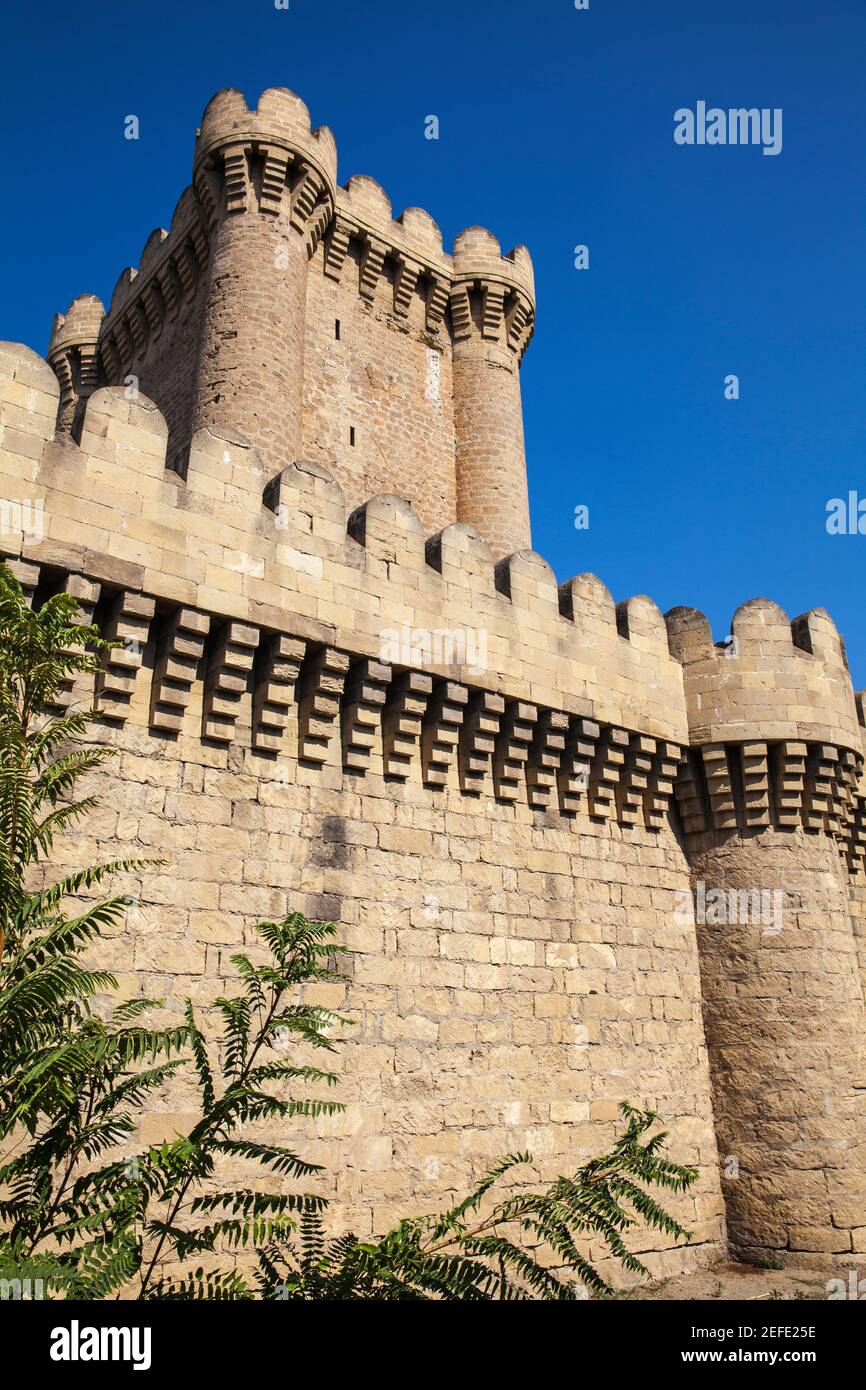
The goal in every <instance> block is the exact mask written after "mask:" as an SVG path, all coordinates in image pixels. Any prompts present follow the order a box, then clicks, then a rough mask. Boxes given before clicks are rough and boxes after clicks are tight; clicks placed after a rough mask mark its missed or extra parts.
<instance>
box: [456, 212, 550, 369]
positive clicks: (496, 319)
mask: <svg viewBox="0 0 866 1390" xmlns="http://www.w3.org/2000/svg"><path fill="white" fill-rule="evenodd" d="M453 264H454V274H453V279H452V284H451V312H452V316H453V319H454V336H455V339H463V338H471V337H474V336H477V337H479V338H481V339H483V340H485V341H487V342H494V343H502V344H504V345H505V346H507V347H509V348H510V349H511V350H512V352H514V353H516V355H517V357H518V359H520V358H521V357H522V356H523V353H524V352H525V351H526V347H527V344H528V342H529V339H530V338H531V336H532V330H533V326H534V323H535V276H534V273H533V269H532V260H531V258H530V255H529V252H528V251H527V249H526V247H525V246H516V247H515V248H514V250H513V251H510V252H509V253H508V255H507V256H503V254H502V251H501V248H500V245H499V242H498V241H497V240H496V238H495V237H494V236H492V235H491V234H490V232H488V231H486V230H485V228H484V227H467V228H466V230H465V231H464V232H461V233H460V235H459V236H458V237H457V240H456V241H455V243H454V261H453Z"/></svg>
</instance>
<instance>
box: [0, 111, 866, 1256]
mask: <svg viewBox="0 0 866 1390" xmlns="http://www.w3.org/2000/svg"><path fill="white" fill-rule="evenodd" d="M534 320H535V294H534V287H533V274H532V266H531V262H530V259H529V255H528V253H527V252H526V251H525V249H524V248H522V247H518V248H516V249H515V250H514V251H512V252H510V253H509V254H508V255H505V256H503V255H502V254H501V249H500V246H499V244H498V243H497V242H496V240H495V239H494V237H493V236H492V235H491V234H490V233H489V232H486V231H484V230H483V229H481V228H478V227H470V228H469V229H468V230H467V231H465V232H463V233H461V234H460V236H458V237H457V239H456V242H455V244H454V248H453V251H452V252H451V253H450V254H449V253H447V252H446V251H445V250H444V249H443V246H442V238H441V235H440V233H439V230H438V228H437V226H436V224H435V222H434V221H433V219H432V218H431V217H430V216H429V214H427V213H426V212H423V211H422V210H421V209H418V208H408V209H406V210H405V211H404V212H402V213H401V214H400V215H399V216H398V217H397V218H394V217H393V216H392V209H391V205H390V202H389V200H388V198H387V196H386V194H385V193H384V191H383V190H382V189H381V188H380V186H379V185H378V184H377V183H375V182H374V181H373V180H372V179H370V178H367V177H366V176H357V175H356V176H355V177H353V178H351V179H349V180H348V182H347V183H345V184H342V185H341V184H339V183H338V182H337V153H336V146H335V142H334V139H333V137H332V136H331V134H330V132H329V131H328V130H326V129H324V128H320V129H319V130H316V131H313V130H312V129H311V126H310V121H309V116H308V113H307V109H306V107H305V106H304V104H303V103H302V102H301V101H300V100H299V99H298V98H297V97H295V96H294V95H293V94H292V93H290V92H287V91H285V90H282V89H278V90H273V91H269V92H265V93H264V94H263V95H262V97H261V99H260V100H259V103H258V107H257V108H256V110H254V111H251V110H250V109H248V107H247V104H246V102H245V101H244V99H243V98H242V97H241V96H240V94H239V93H237V92H234V91H224V92H220V93H218V94H217V96H216V97H214V99H213V100H212V101H211V103H210V104H209V106H208V108H207V110H206V112H205V114H204V117H203V119H202V125H201V129H200V131H199V132H198V137H197V140H196V145H195V152H194V157H193V182H192V186H191V187H190V188H188V189H187V190H186V191H185V192H184V193H183V194H182V196H181V198H180V200H179V202H178V204H177V208H176V210H175V213H174V216H173V218H172V223H171V227H170V229H169V230H168V231H164V230H162V229H158V230H156V231H154V232H152V233H151V235H150V236H149V237H148V239H147V241H146V243H145V245H144V249H143V251H142V254H141V259H140V264H139V267H138V269H137V270H131V269H127V270H125V271H124V272H123V274H122V275H121V277H120V279H119V281H118V283H117V287H116V289H115V291H114V294H113V296H112V299H111V303H110V306H109V309H108V312H107V314H106V313H104V312H103V308H102V305H101V304H100V303H99V301H98V300H96V299H95V298H94V297H93V296H92V295H85V296H82V297H80V298H78V299H76V300H74V301H73V303H72V305H71V307H70V309H69V310H68V312H67V314H66V315H65V316H58V318H57V320H56V321H55V325H54V329H53V332H52V335H51V341H50V346H49V350H48V362H47V363H46V362H45V361H43V360H42V359H41V358H40V357H38V356H37V355H36V354H35V353H34V352H32V351H31V350H30V349H28V348H24V347H20V346H16V345H13V344H4V345H2V346H0V494H2V497H0V501H2V526H0V549H2V551H3V553H4V554H5V556H6V557H7V563H8V564H9V565H10V566H11V568H12V569H13V570H14V571H15V572H16V574H17V575H18V576H19V578H20V580H21V582H22V584H23V585H24V587H25V591H26V592H27V593H28V595H29V596H30V599H31V601H32V602H33V603H36V604H39V603H40V602H42V600H43V599H44V598H45V597H46V596H47V595H49V594H51V593H53V592H56V591H58V590H61V589H62V590H66V591H68V592H71V593H74V594H75V595H76V597H77V598H78V600H79V602H80V603H81V605H82V607H83V608H84V611H85V613H86V614H88V615H90V616H91V617H92V618H93V619H94V620H96V621H97V622H99V624H100V625H101V626H102V628H103V629H104V630H105V631H106V632H107V634H108V635H109V636H112V637H114V638H116V639H118V640H119V641H120V642H122V643H123V645H122V646H119V647H117V648H115V649H114V650H113V651H112V652H110V653H109V654H107V656H106V658H105V661H104V665H103V668H102V669H101V671H100V673H99V675H98V676H97V678H96V681H95V683H94V684H93V685H92V686H91V687H90V688H85V687H82V688H77V689H75V690H73V691H71V692H70V693H69V700H70V701H72V702H75V701H88V702H92V701H93V700H94V699H95V701H96V706H97V708H98V710H99V712H100V722H99V726H98V728H97V730H96V733H95V734H94V737H96V738H98V739H99V740H100V741H102V742H107V743H109V744H111V745H112V746H114V747H115V748H116V749H117V750H118V753H119V757H118V758H117V759H116V760H114V762H113V764H112V768H111V771H110V774H109V773H105V774H104V776H102V775H100V776H99V777H96V778H94V787H93V790H94V791H95V792H97V793H98V794H100V796H101V799H102V809H101V810H100V812H99V814H98V817H97V818H95V820H94V828H93V830H92V832H91V833H92V834H93V835H94V836H95V837H96V839H97V840H98V843H99V853H100V854H101V855H102V856H103V857H114V858H124V857H135V856H142V855H143V856H145V857H148V858H158V859H162V860H165V861H167V866H166V867H158V868H154V869H152V870H150V871H147V872H144V873H142V874H141V875H138V876H137V877H136V879H135V882H134V883H133V884H131V885H130V887H131V890H132V891H133V893H134V896H135V898H136V900H137V906H136V907H134V908H130V910H129V912H128V915H127V920H126V924H125V929H124V932H123V934H121V935H120V936H118V937H115V938H112V939H111V941H109V942H106V943H104V949H105V953H106V962H107V964H109V965H110V967H111V968H112V969H113V970H114V971H115V973H117V974H118V975H119V976H120V979H121V987H122V988H123V989H124V990H125V991H127V992H129V993H143V994H152V995H160V996H164V997H166V998H167V1000H168V1006H169V1008H179V1007H180V1003H179V1001H180V1000H182V999H183V998H184V997H185V996H187V995H190V996H192V997H193V999H194V1000H197V1001H199V1002H200V1003H201V1004H202V1005H203V1006H206V1005H207V1004H208V1003H209V1002H210V1001H211V1000H212V999H213V998H214V997H215V996H216V995H218V994H220V993H222V992H223V991H224V990H225V987H226V983H227V981H229V980H230V978H231V974H232V966H231V961H230V957H231V955H232V952H233V951H235V950H236V949H237V947H238V945H239V943H242V942H245V941H246V940H247V939H248V938H249V935H250V932H251V928H252V925H253V924H254V923H255V922H256V921H258V920H260V919H262V918H264V917H270V918H272V917H274V916H276V915H277V914H281V913H284V912H287V911H294V910H297V911H302V912H305V913H306V914H307V915H308V916H310V917H314V918H319V919H321V918H327V919H331V920H334V921H336V922H337V923H338V924H339V928H340V935H341V937H342V939H343V940H344V942H345V943H346V944H347V946H348V947H349V948H350V952H351V954H350V956H349V957H348V964H347V969H346V976H345V982H344V983H343V984H340V985H338V986H329V987H328V989H327V990H324V991H322V993H321V998H322V1002H324V1003H327V1004H329V1005H331V1006H333V1007H337V1008H339V1009H340V1010H341V1011H342V1012H343V1013H344V1014H346V1016H347V1017H348V1018H349V1020H350V1028H349V1032H348V1038H347V1042H346V1046H345V1048H344V1049H343V1051H342V1052H341V1054H340V1057H341V1063H340V1064H341V1066H342V1070H343V1076H342V1086H341V1098H342V1099H343V1100H345V1101H347V1103H348V1108H347V1111H346V1113H345V1115H343V1116H342V1117H340V1118H339V1119H334V1118H330V1119H327V1120H325V1119H321V1120H318V1121H316V1122H310V1124H309V1125H308V1126H306V1128H303V1129H302V1131H301V1132H299V1134H298V1135H297V1136H295V1137H296V1139H297V1142H299V1143H302V1142H303V1143H305V1144H306V1145H307V1147H308V1151H309V1152H310V1153H311V1154H312V1155H313V1156H314V1157H315V1158H317V1159H318V1160H319V1161H321V1162H322V1163H323V1164H324V1165H325V1173H324V1176H323V1178H322V1184H323V1191H324V1192H325V1193H326V1195H328V1196H329V1197H330V1198H331V1200H332V1202H333V1203H334V1204H335V1207H336V1210H337V1214H338V1216H340V1217H342V1218H344V1219H345V1220H347V1221H349V1220H350V1221H351V1223H352V1225H353V1226H354V1228H355V1229H356V1230H359V1231H361V1232H362V1233H365V1232H370V1231H380V1230H382V1229H383V1228H385V1227H386V1226H387V1225H388V1224H390V1222H391V1221H393V1220H394V1219H396V1218H397V1217H398V1216H401V1215H404V1214H406V1212H407V1211H410V1210H417V1209H418V1207H419V1206H420V1205H422V1204H424V1203H428V1202H432V1201H439V1200H441V1199H443V1198H445V1197H446V1194H447V1195H449V1196H450V1195H453V1194H454V1193H456V1192H462V1191H465V1189H466V1186H467V1184H468V1183H469V1182H470V1181H471V1179H472V1178H473V1177H475V1176H477V1175H478V1174H479V1173H480V1172H481V1171H482V1170H483V1169H485V1168H486V1167H487V1166H488V1164H489V1161H490V1159H491V1158H494V1157H496V1156H497V1155H500V1154H503V1153H505V1152H508V1151H509V1150H514V1149H515V1148H520V1149H529V1150H531V1151H532V1152H533V1153H534V1154H535V1155H536V1159H537V1162H538V1164H539V1166H540V1167H541V1168H542V1170H543V1171H544V1172H545V1173H547V1174H550V1175H552V1174H555V1173H557V1172H564V1171H570V1170H572V1169H573V1168H574V1167H575V1166H576V1164H577V1163H579V1162H580V1160H581V1158H583V1157H585V1156H586V1155H587V1154H589V1153H590V1152H597V1151H598V1150H599V1149H601V1148H602V1147H603V1146H605V1145H606V1144H607V1143H608V1142H609V1141H610V1139H611V1137H612V1135H613V1133H614V1131H615V1127H616V1121H617V1105H618V1103H619V1102H620V1101H623V1100H629V1101H631V1102H632V1103H633V1104H636V1105H644V1106H647V1107H651V1108H654V1109H657V1110H658V1111H659V1112H660V1113H661V1115H662V1117H663V1119H664V1122H665V1125H666V1127H667V1128H668V1129H669V1130H670V1131H671V1133H672V1137H673V1142H674V1153H675V1156H676V1157H677V1158H679V1159H680V1160H681V1161H683V1162H688V1163H693V1164H694V1165H695V1166H696V1167H697V1168H698V1169H699V1173H700V1178H699V1181H698V1183H697V1185H696V1186H695V1188H694V1189H693V1190H692V1191H691V1192H689V1193H688V1194H683V1195H682V1196H681V1197H679V1198H677V1200H676V1212H677V1215H678V1216H679V1217H680V1218H681V1219H682V1220H683V1221H684V1222H685V1224H686V1225H688V1226H689V1227H690V1228H691V1230H692V1231H693V1233H694V1239H693V1242H692V1244H691V1245H690V1246H689V1247H687V1248H681V1249H672V1248H670V1246H669V1242H667V1240H666V1239H665V1238H663V1237H662V1236H660V1235H658V1234H657V1233H652V1232H650V1233H644V1235H643V1238H642V1242H641V1243H640V1247H639V1248H640V1249H641V1251H642V1253H643V1255H644V1258H645V1260H646V1262H647V1263H648V1264H649V1265H650V1266H651V1267H652V1268H653V1270H654V1271H655V1272H656V1273H657V1274H673V1273H679V1272H682V1271H683V1270H685V1269H688V1268H694V1267H696V1266H698V1265H700V1264H703V1263H706V1262H708V1261H710V1260H712V1259H713V1258H715V1257H716V1256H717V1255H718V1254H719V1253H720V1252H721V1251H722V1250H723V1249H724V1247H725V1241H726V1238H729V1239H730V1242H731V1243H732V1245H733V1247H734V1248H735V1250H737V1251H739V1252H742V1253H745V1254H746V1255H748V1256H750V1257H753V1258H754V1257H758V1256H761V1255H763V1256H766V1255H768V1254H770V1253H773V1254H778V1255H779V1256H780V1257H781V1258H782V1259H785V1260H792V1261H797V1262H803V1261H809V1260H812V1261H815V1262H825V1261H829V1262H831V1263H832V1262H836V1263H842V1264H844V1263H846V1262H848V1263H850V1260H851V1258H852V1255H853V1253H854V1252H861V1251H864V1250H866V1177H864V1167H866V1165H864V1146H866V1123H864V1113H863V1103H862V1097H863V1095H864V1091H863V1089H862V1085H863V1069H862V1038H863V1035H864V1024H866V1011H864V994H863V979H864V975H866V947H864V940H866V936H864V932H866V877H864V860H866V785H864V781H863V761H864V744H863V738H864V728H863V701H862V698H860V697H855V695H854V693H853V691H852V688H851V683H850V678H849V675H848V671H847V666H846V662H845V654H844V647H843V645H842V642H841V639H840V637H839V635H838V634H837V632H836V630H835V628H834V627H833V624H832V622H831V621H830V619H829V618H828V617H827V616H826V614H824V613H823V612H822V610H820V609H819V610H815V611H813V612H811V613H809V614H806V615H805V616H804V617H802V618H798V619H795V621H794V622H793V623H789V621H788V619H787V618H786V617H785V615H784V614H783V613H782V612H781V610H780V609H778V608H777V607H776V606H775V605H773V604H771V603H767V602H765V601H763V600H754V601H752V602H751V603H748V604H746V605H745V606H744V607H743V608H741V609H740V610H739V611H738V612H737V614H736V615H735V617H734V621H733V626H732V634H733V635H732V640H731V641H729V642H728V643H727V644H723V645H720V644H717V643H714V641H713V639H712V636H711V633H710V630H709V627H708V624H707V622H706V619H704V618H703V616H702V615H701V614H699V613H697V612H695V611H694V610H693V609H675V610H673V611H672V612H671V613H669V614H668V615H667V618H666V619H665V618H664V617H663V616H662V614H661V613H660V612H659V610H658V608H657V607H656V605H655V604H654V603H653V602H652V600H651V599H649V598H646V597H644V596H637V597H632V598H629V599H625V600H623V601H621V602H619V603H614V600H613V599H612V597H611V595H610V593H609V592H608V590H607V589H606V588H605V586H604V584H603V583H601V581H600V580H598V579H597V578H596V577H595V576H593V575H578V576H576V577H575V578H572V579H570V580H568V581H567V582H565V583H564V584H560V585H558V584H557V582H556V579H555V577H554V575H553V573H552V571H551V569H550V567H549V566H548V565H547V564H546V563H545V561H544V560H543V559H542V558H541V557H540V556H539V555H537V554H535V553H534V552H533V551H532V550H531V549H529V545H530V532H529V509H528V502H527V491H526V470H525V460H524V448H523V429H522V411H521V402H520V375H519V366H520V361H521V358H522V354H523V352H524V350H525V348H526V345H527V343H528V340H529V338H530V336H531V333H532V331H533V327H534ZM58 851H59V855H60V857H61V859H63V858H64V856H66V857H67V858H68V862H70V863H75V862H76V860H77V856H78V855H79V854H80V843H79V842H70V843H68V844H65V845H64V844H61V845H59V846H58ZM94 852H95V851H94ZM684 904H685V905H686V906H687V909H688V910H685V909H684ZM708 904H712V908H711V910H707V911H705V907H706V906H707V905H708ZM768 905H769V906H770V907H771V908H772V911H770V912H769V913H767V912H766V911H765V908H766V907H767V906H768ZM184 1105H185V1095H184V1093H183V1091H182V1090H181V1089H178V1090H177V1091H169V1092H167V1093H166V1095H165V1096H164V1098H163V1100H162V1102H161V1104H160V1107H159V1108H158V1109H156V1110H155V1111H154V1112H153V1114H151V1115H150V1116H149V1117H148V1119H147V1121H146V1126H145V1128H146V1136H145V1137H146V1138H148V1139H156V1138H160V1137H162V1136H163V1135H170V1134H171V1133H173V1131H174V1129H175V1128H176V1127H177V1125H178V1123H179V1122H182V1121H183V1118H184ZM300 1126H301V1122H300V1121H299V1127H300ZM283 1137H285V1136H283ZM725 1211H727V1236H726V1225H725Z"/></svg>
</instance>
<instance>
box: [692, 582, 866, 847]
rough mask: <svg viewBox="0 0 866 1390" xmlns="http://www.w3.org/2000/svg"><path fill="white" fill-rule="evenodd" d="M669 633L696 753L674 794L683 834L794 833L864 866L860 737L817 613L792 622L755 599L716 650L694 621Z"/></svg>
mask: <svg viewBox="0 0 866 1390" xmlns="http://www.w3.org/2000/svg"><path fill="white" fill-rule="evenodd" d="M667 625H668V632H669V636H670V645H671V651H672V652H673V653H674V655H675V656H676V657H677V659H678V660H679V661H681V662H682V665H683V678H684V690H685V699H686V707H687V710H688V718H689V742H690V745H691V748H692V750H693V752H692V755H691V758H690V760H689V762H688V764H687V765H686V766H685V767H684V768H683V773H682V776H681V779H680V782H679V786H678V795H679V796H680V804H681V812H682V815H683V819H684V824H685V827H686V830H687V831H688V832H689V833H700V832H703V831H706V830H717V831H732V830H737V829H739V830H743V829H748V828H760V827H762V826H771V825H772V826H777V827H783V828H784V827H787V828H793V827H797V826H799V827H802V828H803V829H805V830H808V831H823V832H824V833H826V834H827V835H829V836H831V837H833V838H834V839H835V840H836V841H837V842H838V843H839V846H840V849H841V850H842V852H843V853H844V854H845V855H846V857H848V858H849V861H851V862H852V864H853V862H857V863H859V862H860V859H861V855H860V853H859V851H858V850H857V848H856V834H855V831H854V825H855V821H856V816H857V796H858V791H857V788H858V783H859V780H860V777H861V774H862V770H863V761H864V760H863V746H862V730H861V728H860V726H859V721H858V717H857V707H856V703H855V698H854V692H853V689H852V686H851V678H850V674H849V672H848V665H847V660H846V656H845V649H844V645H843V643H842V640H841V638H840V636H839V634H838V632H837V631H836V628H835V626H834V624H833V621H832V619H831V618H830V617H829V616H828V614H827V613H826V612H825V611H824V610H823V609H813V610H812V611H811V612H809V613H805V614H802V615H801V616H800V617H798V618H795V619H794V620H793V622H791V621H789V619H788V618H787V616H786V614H785V613H784V612H783V611H782V609H781V608H779V607H778V605H776V604H774V603H771V602H770V601H768V600H766V599H752V600H751V601H750V602H748V603H745V604H743V605H742V606H741V607H740V608H739V609H738V610H737V612H736V613H735V614H734V617H733V619H732V622H731V632H730V636H729V637H728V639H727V640H726V641H725V642H724V643H722V644H716V643H714V642H713V638H712V634H711V632H710V627H709V623H708V622H707V619H706V618H705V617H704V615H703V614H702V613H699V612H698V611H697V610H695V609H688V608H675V609H672V610H671V611H670V612H669V613H668V614H667ZM852 835H854V836H855V838H854V839H853V840H852ZM852 855H853V860H852Z"/></svg>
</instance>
